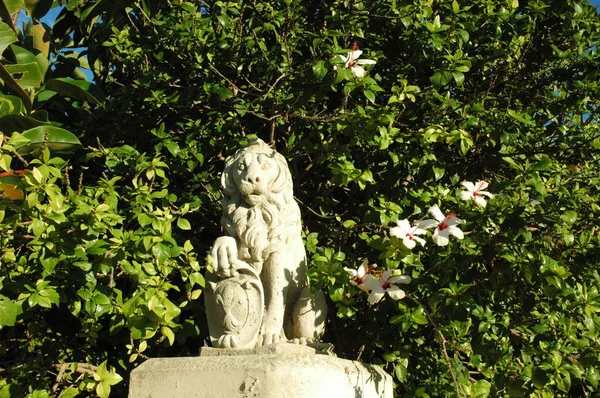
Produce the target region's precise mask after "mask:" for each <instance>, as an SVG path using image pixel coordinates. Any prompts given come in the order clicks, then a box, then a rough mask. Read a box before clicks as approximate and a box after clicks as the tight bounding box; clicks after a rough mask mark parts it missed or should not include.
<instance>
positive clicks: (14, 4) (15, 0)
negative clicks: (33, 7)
mask: <svg viewBox="0 0 600 398" xmlns="http://www.w3.org/2000/svg"><path fill="white" fill-rule="evenodd" d="M3 4H4V5H5V6H6V11H7V12H8V14H9V15H11V14H14V13H15V12H17V11H19V10H20V9H21V8H24V7H25V3H24V2H23V0H4V1H3ZM2 19H4V17H2Z"/></svg>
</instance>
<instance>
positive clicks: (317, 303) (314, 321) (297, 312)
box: [291, 286, 327, 344]
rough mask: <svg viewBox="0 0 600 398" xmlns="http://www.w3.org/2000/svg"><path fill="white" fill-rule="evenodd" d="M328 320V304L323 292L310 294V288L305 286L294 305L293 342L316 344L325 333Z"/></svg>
mask: <svg viewBox="0 0 600 398" xmlns="http://www.w3.org/2000/svg"><path fill="white" fill-rule="evenodd" d="M326 319H327V302H326V301H325V295H324V294H323V292H321V291H318V292H316V293H315V294H312V293H311V292H310V287H309V286H305V287H304V288H303V289H302V290H301V292H300V295H299V296H298V300H297V301H296V303H295V304H294V310H293V313H292V322H293V326H294V329H293V330H294V332H293V336H292V339H291V340H292V341H293V342H296V343H299V344H307V343H314V342H317V341H319V338H320V337H321V335H322V334H323V332H324V331H325V320H326Z"/></svg>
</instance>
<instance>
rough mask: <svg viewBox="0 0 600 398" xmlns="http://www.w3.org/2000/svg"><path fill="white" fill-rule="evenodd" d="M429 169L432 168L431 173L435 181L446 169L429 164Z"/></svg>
mask: <svg viewBox="0 0 600 398" xmlns="http://www.w3.org/2000/svg"><path fill="white" fill-rule="evenodd" d="M431 169H432V170H433V175H434V178H435V180H436V181H437V180H439V179H440V178H442V177H443V176H444V174H446V170H445V169H444V168H441V167H436V166H431Z"/></svg>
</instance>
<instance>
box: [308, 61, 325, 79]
mask: <svg viewBox="0 0 600 398" xmlns="http://www.w3.org/2000/svg"><path fill="white" fill-rule="evenodd" d="M312 72H313V75H314V76H315V77H316V78H317V79H319V80H321V79H323V78H324V77H325V75H326V74H327V66H326V65H325V61H317V62H315V63H314V64H313V66H312Z"/></svg>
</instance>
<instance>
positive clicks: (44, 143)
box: [40, 130, 50, 160]
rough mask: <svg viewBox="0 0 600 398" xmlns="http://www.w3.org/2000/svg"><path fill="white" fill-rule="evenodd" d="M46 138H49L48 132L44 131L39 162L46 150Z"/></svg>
mask: <svg viewBox="0 0 600 398" xmlns="http://www.w3.org/2000/svg"><path fill="white" fill-rule="evenodd" d="M48 137H50V130H46V132H45V133H44V142H42V147H41V148H40V149H41V150H40V160H42V159H44V151H45V150H46V148H48Z"/></svg>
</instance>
